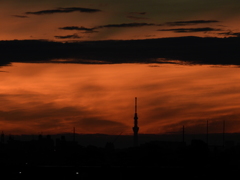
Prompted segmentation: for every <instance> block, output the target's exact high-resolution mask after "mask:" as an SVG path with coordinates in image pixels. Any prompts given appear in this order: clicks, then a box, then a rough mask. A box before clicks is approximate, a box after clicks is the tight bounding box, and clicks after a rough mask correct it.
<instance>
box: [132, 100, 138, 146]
mask: <svg viewBox="0 0 240 180" xmlns="http://www.w3.org/2000/svg"><path fill="white" fill-rule="evenodd" d="M132 129H133V133H134V137H133V138H134V139H133V141H134V146H138V130H139V127H138V115H137V98H136V97H135V114H134V127H133V128H132Z"/></svg>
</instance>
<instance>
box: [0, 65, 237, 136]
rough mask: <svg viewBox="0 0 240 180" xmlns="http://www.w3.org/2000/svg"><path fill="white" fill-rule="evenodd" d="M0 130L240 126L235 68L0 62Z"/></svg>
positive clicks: (110, 130) (159, 130)
mask: <svg viewBox="0 0 240 180" xmlns="http://www.w3.org/2000/svg"><path fill="white" fill-rule="evenodd" d="M0 73H1V80H0V82H1V87H0V92H1V94H0V96H1V102H2V103H1V106H0V126H1V130H2V131H4V132H6V133H10V134H38V133H39V132H43V133H44V134H45V133H48V134H55V133H63V132H71V131H72V128H73V127H76V132H77V133H83V134H85V133H86V134H88V133H90V134H91V133H104V134H119V133H123V134H132V126H133V116H134V98H135V97H138V116H139V127H140V131H139V133H150V134H157V133H179V132H180V129H181V127H182V126H183V125H184V126H185V127H186V133H205V126H206V120H208V122H209V132H210V133H221V130H222V128H221V126H222V123H221V122H222V121H223V120H225V121H226V132H228V133H234V132H240V124H239V122H238V121H239V119H240V113H239V109H240V104H239V101H238V100H239V98H240V85H239V84H238V82H239V80H240V74H239V69H238V68H236V67H230V66H228V67H227V66H226V67H211V66H207V65H206V66H205V65H204V66H186V65H172V64H115V65H83V64H50V63H48V64H44V63H43V64H39V63H38V64H31V63H29V64H25V63H13V64H12V66H5V67H2V68H1V72H0Z"/></svg>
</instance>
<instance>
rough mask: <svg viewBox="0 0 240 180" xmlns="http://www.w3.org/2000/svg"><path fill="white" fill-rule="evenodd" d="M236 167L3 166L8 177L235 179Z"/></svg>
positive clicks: (237, 169)
mask: <svg viewBox="0 0 240 180" xmlns="http://www.w3.org/2000/svg"><path fill="white" fill-rule="evenodd" d="M239 170H240V169H239V168H235V169H234V168H233V169H222V168H219V169H216V168H195V167H191V168H181V167H172V168H171V167H150V166H146V167H31V168H17V167H15V168H10V169H9V168H3V169H2V170H1V174H2V176H4V177H6V178H8V179H47V178H54V179H70V180H71V179H113V180H118V179H217V178H219V179H220V178H221V179H225V178H226V179H236V178H237V177H238V175H239Z"/></svg>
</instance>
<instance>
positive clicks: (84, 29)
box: [59, 26, 97, 33]
mask: <svg viewBox="0 0 240 180" xmlns="http://www.w3.org/2000/svg"><path fill="white" fill-rule="evenodd" d="M59 29H61V30H77V31H85V32H86V33H93V32H97V31H94V30H95V29H96V28H86V27H83V26H80V27H78V26H65V27H60V28H59Z"/></svg>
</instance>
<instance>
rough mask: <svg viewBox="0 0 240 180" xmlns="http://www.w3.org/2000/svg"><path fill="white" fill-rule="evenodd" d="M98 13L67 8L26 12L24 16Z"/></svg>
mask: <svg viewBox="0 0 240 180" xmlns="http://www.w3.org/2000/svg"><path fill="white" fill-rule="evenodd" d="M100 11H101V10H100V9H90V8H81V7H69V8H57V9H49V10H41V11H34V12H26V13H25V14H34V15H44V14H54V13H71V12H83V13H95V12H100Z"/></svg>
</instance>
